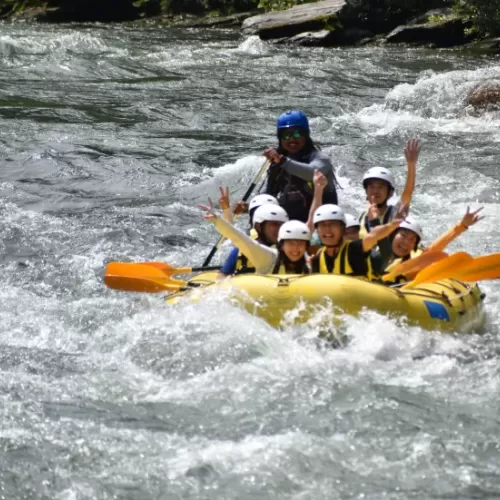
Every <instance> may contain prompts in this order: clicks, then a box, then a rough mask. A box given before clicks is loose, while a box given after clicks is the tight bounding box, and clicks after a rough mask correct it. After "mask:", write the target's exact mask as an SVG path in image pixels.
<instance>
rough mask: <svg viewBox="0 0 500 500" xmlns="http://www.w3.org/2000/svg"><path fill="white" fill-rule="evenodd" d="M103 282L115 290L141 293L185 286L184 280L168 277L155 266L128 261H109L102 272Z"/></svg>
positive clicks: (170, 289) (177, 288)
mask: <svg viewBox="0 0 500 500" xmlns="http://www.w3.org/2000/svg"><path fill="white" fill-rule="evenodd" d="M104 283H105V284H106V286H108V287H109V288H113V289H115V290H122V291H126V292H142V293H158V292H165V291H172V290H179V289H180V288H182V287H184V286H186V283H185V282H184V281H182V280H174V279H172V278H170V277H169V276H167V275H166V274H165V273H164V272H163V271H161V270H160V269H158V268H157V267H155V266H150V265H148V264H146V263H142V264H135V263H129V262H110V263H109V264H108V265H107V266H106V270H105V272H104Z"/></svg>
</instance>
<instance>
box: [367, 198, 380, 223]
mask: <svg viewBox="0 0 500 500" xmlns="http://www.w3.org/2000/svg"><path fill="white" fill-rule="evenodd" d="M369 201H370V206H369V207H368V210H367V212H366V217H367V218H368V220H375V219H380V217H382V209H381V208H379V207H378V206H377V204H376V203H375V196H372V197H371V198H370V200H369Z"/></svg>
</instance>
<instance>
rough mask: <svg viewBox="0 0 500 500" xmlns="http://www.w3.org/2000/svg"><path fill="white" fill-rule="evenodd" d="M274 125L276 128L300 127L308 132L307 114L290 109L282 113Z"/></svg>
mask: <svg viewBox="0 0 500 500" xmlns="http://www.w3.org/2000/svg"><path fill="white" fill-rule="evenodd" d="M276 127H277V128H278V130H281V129H285V128H292V127H301V128H303V129H306V130H307V131H308V132H309V120H308V119H307V116H306V115H305V114H304V113H302V111H297V110H296V109H291V110H290V111H286V112H285V113H282V114H281V115H280V116H279V118H278V121H277V122H276Z"/></svg>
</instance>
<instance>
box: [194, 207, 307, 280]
mask: <svg viewBox="0 0 500 500" xmlns="http://www.w3.org/2000/svg"><path fill="white" fill-rule="evenodd" d="M200 207H202V208H203V209H204V210H205V212H206V213H205V215H204V218H205V219H206V220H208V221H209V222H211V223H212V224H214V225H215V228H216V229H217V231H218V232H219V233H220V234H222V235H223V236H225V237H226V238H228V239H230V240H231V241H232V242H233V244H234V245H235V246H236V247H237V248H239V249H240V251H241V253H242V254H243V255H244V256H245V257H246V258H247V259H248V260H249V261H250V262H252V263H253V264H254V266H255V272H256V273H258V274H308V273H309V268H308V266H307V262H306V258H305V255H306V251H307V249H308V248H309V242H310V240H311V233H310V231H309V229H308V227H307V225H306V224H304V223H303V222H300V221H297V220H292V221H288V222H285V223H284V224H283V225H282V226H281V227H280V229H279V232H278V245H277V248H270V247H268V246H266V245H262V244H261V243H259V242H258V241H256V240H253V239H252V238H251V237H250V236H248V235H246V234H245V233H244V232H243V231H240V230H239V229H238V228H236V227H234V226H232V225H231V224H229V223H228V222H227V221H225V220H224V219H221V218H220V217H218V216H217V215H216V214H215V213H214V210H213V204H212V203H211V200H209V205H208V206H202V205H200Z"/></svg>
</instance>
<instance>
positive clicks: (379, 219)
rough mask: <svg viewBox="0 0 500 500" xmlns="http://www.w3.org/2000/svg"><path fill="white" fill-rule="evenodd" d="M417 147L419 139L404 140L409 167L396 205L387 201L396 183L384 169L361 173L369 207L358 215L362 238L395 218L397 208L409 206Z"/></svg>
mask: <svg viewBox="0 0 500 500" xmlns="http://www.w3.org/2000/svg"><path fill="white" fill-rule="evenodd" d="M420 148H421V144H420V141H419V140H418V139H410V140H409V141H408V142H407V143H406V146H405V149H404V153H405V158H406V164H407V169H408V170H407V176H406V184H405V187H404V190H403V194H402V195H401V198H400V199H399V203H398V204H396V205H391V204H389V199H390V198H391V197H392V196H393V194H394V191H395V189H396V183H395V181H394V176H393V175H392V173H391V172H390V171H389V170H388V169H387V168H384V167H373V168H370V169H369V170H368V171H367V172H366V173H365V175H364V176H363V188H364V190H365V193H366V199H367V200H368V201H369V203H370V206H369V209H368V210H367V211H365V212H363V213H362V214H361V215H360V217H359V222H360V225H361V230H360V236H361V238H362V237H364V236H365V235H366V234H367V233H369V232H370V231H371V230H372V229H373V228H375V227H377V226H379V225H381V224H387V223H388V222H389V221H391V220H392V219H394V218H395V217H396V213H397V212H398V209H399V210H401V207H408V208H409V206H410V202H411V198H412V195H413V191H414V189H415V171H416V168H417V161H418V155H419V153H420Z"/></svg>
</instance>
